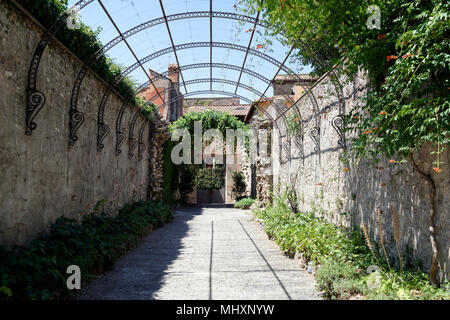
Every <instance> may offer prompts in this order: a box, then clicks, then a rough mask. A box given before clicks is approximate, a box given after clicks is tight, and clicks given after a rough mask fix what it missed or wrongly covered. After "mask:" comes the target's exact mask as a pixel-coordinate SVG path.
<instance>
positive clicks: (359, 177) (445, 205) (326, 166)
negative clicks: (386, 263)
mask: <svg viewBox="0 0 450 320" xmlns="http://www.w3.org/2000/svg"><path fill="white" fill-rule="evenodd" d="M340 83H341V84H342V86H343V88H342V90H340V89H337V90H336V88H339V86H337V87H336V85H335V82H332V81H331V79H330V77H329V76H325V77H323V78H322V79H320V80H319V81H318V82H317V83H316V84H315V85H314V86H313V88H312V93H313V94H314V97H315V100H314V99H311V97H310V96H308V95H305V96H303V98H302V99H301V100H300V103H299V109H300V112H301V119H302V126H303V132H304V135H303V141H304V142H303V152H304V157H301V156H299V154H300V151H301V148H300V147H299V146H297V145H295V144H294V143H291V144H290V146H291V148H290V152H289V154H287V152H286V151H285V150H284V148H280V149H281V156H280V154H279V153H276V154H274V157H273V161H274V164H273V166H274V183H275V184H277V183H278V184H280V187H281V189H282V190H283V189H285V186H286V185H292V186H294V187H295V190H296V193H297V197H298V199H299V205H300V209H301V210H303V211H309V210H312V211H315V212H316V213H317V215H320V216H323V217H326V218H327V219H328V220H330V221H332V222H333V223H335V224H338V225H342V226H344V227H347V228H350V227H352V226H360V225H361V222H362V221H364V222H365V224H366V225H367V226H368V228H369V231H370V233H371V235H372V237H373V238H374V239H378V237H379V229H378V224H377V209H378V208H380V209H381V210H382V220H383V228H384V230H385V233H386V235H385V239H386V243H387V246H388V251H389V254H390V255H391V256H392V257H396V256H397V253H396V249H395V242H394V238H393V226H392V208H395V209H396V210H397V212H398V213H399V216H400V225H401V248H402V252H403V254H404V256H406V255H408V256H410V257H411V258H412V259H414V260H419V261H421V262H422V264H423V268H424V270H426V271H428V270H429V267H430V262H431V242H430V232H429V225H430V217H429V210H430V197H429V190H430V186H429V184H428V183H427V182H426V181H424V179H423V178H422V177H421V176H420V175H419V173H418V172H417V171H415V170H413V168H412V166H411V165H410V164H409V163H405V164H391V163H389V161H388V159H386V160H385V161H382V162H380V163H379V164H377V165H374V164H373V163H372V162H369V161H367V160H361V161H356V160H352V159H350V162H349V163H347V162H346V161H342V159H343V158H346V154H345V148H344V147H343V146H340V145H339V144H338V141H339V139H340V136H339V134H338V131H337V130H336V129H335V128H334V127H333V126H332V120H333V119H334V117H335V116H337V115H338V114H339V109H340V107H341V108H342V109H341V110H342V112H345V113H348V112H349V110H351V109H352V108H358V106H359V105H361V104H362V103H363V101H362V99H361V98H362V97H364V96H365V93H366V90H367V89H366V87H367V82H366V80H365V77H364V74H362V73H360V74H358V76H357V77H355V79H354V80H353V81H348V80H347V79H344V78H341V79H340ZM339 94H340V95H341V97H342V99H341V102H340V101H339ZM316 101H317V104H316ZM272 112H273V113H275V112H274V111H273V110H272ZM289 112H293V110H290V111H289ZM278 123H279V125H280V126H281V127H284V126H285V124H283V123H282V121H281V120H280V121H278ZM313 128H320V129H319V133H320V134H319V139H318V140H317V142H318V144H317V145H316V144H315V143H314V140H313V139H312V137H311V135H310V134H311V132H312V131H311V130H312V129H313ZM282 131H283V130H282ZM274 138H275V139H274V143H275V148H274V149H275V150H279V149H278V148H277V146H278V147H279V144H280V140H279V137H278V136H275V137H274ZM294 139H298V141H301V138H300V137H297V138H292V139H291V140H292V141H293V140H294ZM350 142H351V137H350V136H349V133H347V137H346V148H347V149H349V148H351V143H350ZM277 144H278V145H277ZM286 144H288V138H287V137H284V138H283V140H281V145H286ZM300 146H301V144H300ZM314 148H317V150H315V149H314ZM429 152H430V150H425V149H424V150H422V151H421V152H420V153H416V154H415V159H416V162H417V164H418V165H419V166H420V167H421V168H423V170H424V171H425V172H427V173H429V174H431V175H432V176H433V178H434V180H435V183H436V186H437V194H436V209H437V218H436V225H437V241H438V245H439V249H440V256H439V261H440V269H441V277H443V276H444V275H443V274H446V276H447V277H448V274H449V270H448V264H449V257H450V251H449V242H448V241H449V236H450V230H449V222H450V219H449V217H450V175H449V166H448V165H449V163H450V149H449V148H447V151H446V153H444V154H443V155H442V158H441V161H443V162H444V163H445V164H444V167H443V171H442V172H441V173H440V174H434V172H433V170H432V167H433V164H432V163H433V161H435V158H433V157H432V156H430V154H429ZM347 154H348V153H347ZM289 156H290V159H289ZM274 190H277V187H275V188H274ZM442 273H443V274H442Z"/></svg>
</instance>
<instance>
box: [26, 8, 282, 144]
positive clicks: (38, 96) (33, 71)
mask: <svg viewBox="0 0 450 320" xmlns="http://www.w3.org/2000/svg"><path fill="white" fill-rule="evenodd" d="M92 2H94V0H81V1H78V2H77V3H76V4H74V5H73V6H72V8H77V9H78V11H80V10H82V9H83V8H85V7H86V6H88V5H89V4H91V3H92ZM69 16H70V12H69V10H68V11H66V12H65V13H64V14H62V15H61V16H59V17H58V18H57V20H56V21H55V22H54V23H53V25H52V26H51V27H50V28H49V29H48V30H47V31H46V32H45V34H44V35H43V37H42V38H41V40H40V42H39V44H38V46H37V47H36V49H35V51H34V54H33V57H32V59H31V63H30V68H29V72H28V87H27V92H28V94H27V109H26V127H27V129H26V132H25V133H26V134H27V135H31V134H32V132H33V130H35V129H36V127H37V125H36V123H35V122H33V120H34V118H35V117H36V116H37V114H38V113H39V111H40V110H41V109H42V108H43V106H44V104H45V100H46V99H45V95H44V93H42V92H40V91H38V90H36V82H37V77H38V73H39V64H40V61H41V58H42V56H43V54H44V51H45V49H46V48H47V46H48V44H49V43H50V41H51V39H52V38H53V37H54V36H55V34H56V33H57V31H58V30H59V29H60V28H61V27H62V26H63V25H64V24H65V22H66V21H67V18H68V17H69ZM192 18H222V19H231V20H237V21H245V22H249V23H255V24H256V25H259V26H261V27H263V28H270V27H269V26H267V25H266V24H264V23H262V22H261V21H260V20H257V19H255V18H253V17H250V16H246V15H242V14H237V13H231V12H222V11H194V12H183V13H176V14H172V15H168V16H166V17H159V18H156V19H153V20H149V21H147V22H144V23H141V24H140V25H138V26H136V27H134V28H131V29H129V30H128V31H126V32H125V33H123V34H122V35H120V36H118V37H116V38H114V39H113V40H111V41H110V42H109V43H108V44H106V45H104V46H103V47H102V48H101V49H100V50H98V51H97V52H96V53H95V54H94V56H93V57H91V59H90V60H89V62H88V65H89V67H88V68H87V70H85V69H84V68H83V72H84V73H86V72H87V71H88V69H89V68H90V66H92V64H93V63H95V61H96V60H97V59H98V58H99V57H100V56H101V55H102V54H104V53H105V52H107V51H108V50H109V49H111V48H112V47H114V46H115V45H117V44H118V43H120V42H121V41H123V40H124V39H126V38H128V37H130V36H132V35H134V34H136V33H139V32H141V31H143V30H145V29H148V28H151V27H153V26H156V25H159V24H161V23H165V21H166V19H167V21H168V22H170V21H176V20H184V19H192ZM281 34H283V33H281ZM84 75H85V74H84ZM84 75H82V77H84ZM77 80H78V77H77ZM81 81H82V80H81ZM72 113H76V110H75V111H72ZM80 116H81V118H80ZM76 118H79V119H81V120H80V122H82V121H83V120H84V118H83V117H82V114H81V113H77V115H76ZM80 124H81V123H80Z"/></svg>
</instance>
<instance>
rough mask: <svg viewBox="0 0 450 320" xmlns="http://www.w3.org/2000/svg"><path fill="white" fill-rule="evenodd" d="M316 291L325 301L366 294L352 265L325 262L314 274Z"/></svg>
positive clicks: (331, 261)
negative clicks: (322, 295) (320, 292)
mask: <svg viewBox="0 0 450 320" xmlns="http://www.w3.org/2000/svg"><path fill="white" fill-rule="evenodd" d="M316 281H317V289H319V290H320V291H322V292H323V293H324V296H325V297H326V298H327V299H347V298H350V297H351V296H352V295H355V294H364V293H366V291H367V290H366V289H367V286H366V285H365V283H364V282H363V281H362V280H361V279H358V270H357V268H356V267H355V266H354V265H352V264H343V263H340V262H336V261H333V260H326V261H325V262H324V263H323V264H322V265H321V266H320V269H319V270H318V271H317V273H316Z"/></svg>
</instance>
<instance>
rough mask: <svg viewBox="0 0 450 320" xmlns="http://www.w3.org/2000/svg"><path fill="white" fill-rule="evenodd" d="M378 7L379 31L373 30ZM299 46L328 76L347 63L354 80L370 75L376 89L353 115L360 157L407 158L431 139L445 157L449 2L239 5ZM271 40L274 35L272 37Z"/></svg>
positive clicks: (270, 0)
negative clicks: (356, 76) (360, 72)
mask: <svg viewBox="0 0 450 320" xmlns="http://www.w3.org/2000/svg"><path fill="white" fill-rule="evenodd" d="M371 5H376V6H378V8H379V9H380V18H381V21H380V22H381V25H380V27H381V28H380V29H377V28H368V26H367V22H368V20H370V19H371V16H372V14H373V12H371V11H370V10H368V9H369V6H371ZM239 8H242V9H241V10H243V11H245V12H246V13H248V14H255V13H256V12H257V11H258V10H260V9H262V15H261V16H262V19H263V21H264V22H265V23H266V24H267V25H271V26H273V28H274V29H273V31H271V33H272V34H275V35H276V34H280V33H281V32H284V35H285V36H286V38H285V40H284V42H285V43H286V44H290V45H292V44H295V46H296V47H298V48H299V49H300V50H299V53H298V54H297V58H298V59H300V61H301V62H303V63H305V64H311V65H312V66H314V67H315V69H316V70H315V71H316V72H318V73H323V72H325V71H327V70H330V68H331V67H333V66H334V65H336V64H339V63H342V64H343V66H344V68H342V69H343V70H345V72H346V73H347V75H348V76H350V78H351V76H352V75H354V74H355V73H356V72H357V71H358V70H360V69H363V70H364V71H366V72H367V74H368V76H369V78H370V80H371V85H372V90H371V92H370V94H369V95H368V97H367V101H366V103H365V104H364V106H363V107H362V112H359V113H357V112H356V111H353V112H351V114H350V115H349V116H348V119H347V127H348V128H349V130H356V131H357V132H359V137H358V138H357V139H356V140H355V141H354V146H355V148H354V150H355V151H356V152H357V154H358V155H360V156H373V157H378V156H381V155H384V156H393V155H394V154H396V153H398V154H399V155H400V156H407V155H410V154H411V153H412V151H414V150H416V149H418V148H419V147H421V145H423V143H425V142H431V143H433V144H434V145H435V147H436V151H435V152H434V154H436V155H437V159H436V161H435V168H434V170H435V171H436V172H439V171H440V170H441V169H440V168H439V166H440V161H439V154H440V153H441V152H442V151H443V150H444V145H446V144H448V143H449V142H450V140H449V136H450V135H449V133H450V116H449V115H450V114H449V113H450V111H449V110H450V101H449V94H448V90H449V88H450V82H449V73H450V72H449V64H450V54H449V52H450V50H449V49H450V48H449V46H450V44H449V41H448V35H449V20H448V16H449V12H450V3H449V2H448V1H443V0H427V1H426V0H388V1H380V0H369V1H360V0H348V1H341V0H327V1H310V0H281V1H280V0H266V1H260V0H240V5H239ZM266 34H267V35H269V32H266Z"/></svg>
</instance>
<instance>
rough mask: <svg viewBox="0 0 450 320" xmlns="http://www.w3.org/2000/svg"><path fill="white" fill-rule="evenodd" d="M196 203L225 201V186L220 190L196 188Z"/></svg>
mask: <svg viewBox="0 0 450 320" xmlns="http://www.w3.org/2000/svg"><path fill="white" fill-rule="evenodd" d="M197 203H198V204H200V203H225V188H222V189H220V190H203V189H197Z"/></svg>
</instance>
